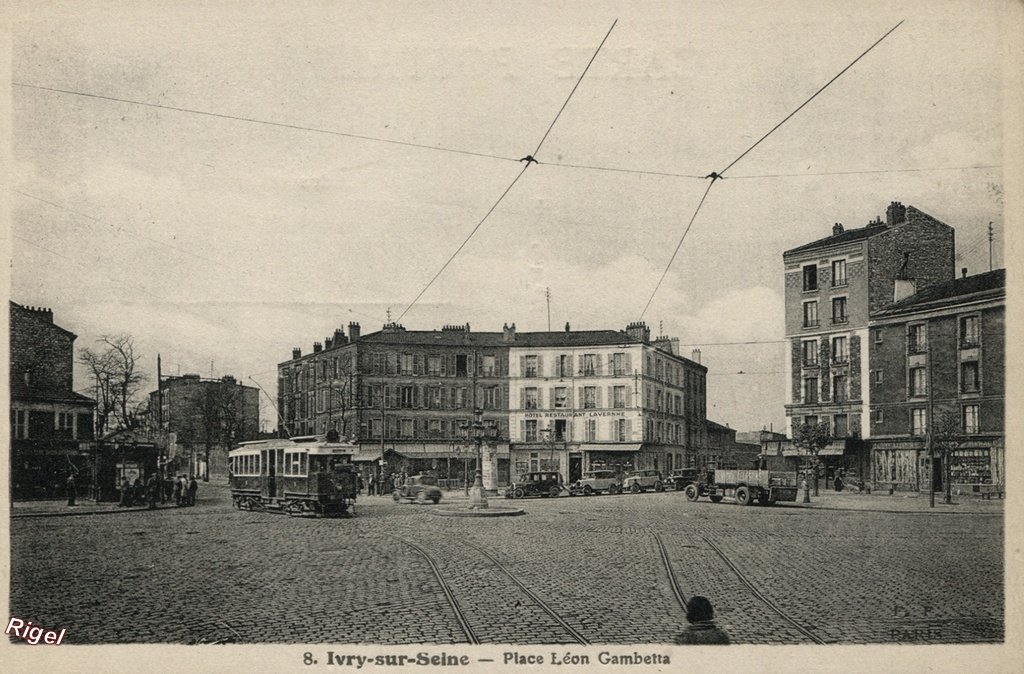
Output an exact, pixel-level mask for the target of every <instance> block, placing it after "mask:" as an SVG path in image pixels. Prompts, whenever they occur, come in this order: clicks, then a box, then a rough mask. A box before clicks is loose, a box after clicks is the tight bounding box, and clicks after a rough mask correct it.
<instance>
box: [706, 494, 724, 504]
mask: <svg viewBox="0 0 1024 674" xmlns="http://www.w3.org/2000/svg"><path fill="white" fill-rule="evenodd" d="M708 498H709V499H711V502H712V503H721V502H722V495H721V494H711V495H710V496H708Z"/></svg>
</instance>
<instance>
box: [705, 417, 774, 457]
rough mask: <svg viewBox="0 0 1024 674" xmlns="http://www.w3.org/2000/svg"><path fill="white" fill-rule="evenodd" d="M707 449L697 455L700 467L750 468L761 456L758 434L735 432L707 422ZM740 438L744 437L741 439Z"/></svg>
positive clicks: (727, 427) (725, 426) (733, 429)
mask: <svg viewBox="0 0 1024 674" xmlns="http://www.w3.org/2000/svg"><path fill="white" fill-rule="evenodd" d="M707 429H708V442H707V449H706V451H704V452H701V453H700V454H699V455H698V460H697V465H698V466H700V467H703V466H706V465H708V464H715V465H716V466H718V467H720V468H733V467H735V468H752V467H754V466H756V464H757V460H758V457H759V456H760V454H761V442H760V433H759V432H755V433H745V434H740V433H737V432H736V429H735V428H729V426H728V425H722V424H720V423H717V422H714V421H711V420H710V419H708V421H707ZM741 436H745V438H744V437H741Z"/></svg>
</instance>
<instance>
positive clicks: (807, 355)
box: [801, 339, 818, 367]
mask: <svg viewBox="0 0 1024 674" xmlns="http://www.w3.org/2000/svg"><path fill="white" fill-rule="evenodd" d="M801 346H802V347H803V353H804V366H805V367H816V366H817V365H818V340H816V339H811V340H808V341H805V342H803V343H802V345H801Z"/></svg>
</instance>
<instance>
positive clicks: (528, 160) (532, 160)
mask: <svg viewBox="0 0 1024 674" xmlns="http://www.w3.org/2000/svg"><path fill="white" fill-rule="evenodd" d="M618 22H619V20H618V19H615V20H614V21H612V25H611V28H609V29H608V32H607V33H605V36H604V39H602V40H601V44H599V45H598V46H597V49H595V50H594V55H593V56H591V57H590V61H588V62H587V66H586V67H585V68H584V69H583V72H582V73H580V76H579V78H577V80H576V84H575V85H573V88H572V91H570V92H569V95H568V96H566V98H565V102H564V103H562V107H561V108H559V109H558V112H557V113H556V114H555V118H554V119H553V120H551V124H549V125H548V129H547V131H545V132H544V135H543V136H542V137H541V139H540V142H539V143H537V148H536V149H535V150H534V151H533V153H532V154H528V155H526V156H525V157H523V158H522V159H519V160H518V161H525V162H526V163H525V165H524V166H523V170H522V171H520V172H519V173H518V174H517V175H516V177H515V178H513V179H512V182H511V183H509V186H508V187H506V188H505V191H504V192H502V193H501V196H500V197H498V199H497V201H495V202H494V204H493V205H492V206H491V207H490V209H488V211H487V213H485V214H484V217H483V218H481V219H480V222H478V223H477V224H476V227H474V228H473V229H472V231H470V233H469V236H467V237H466V238H465V240H463V242H462V243H461V244H459V247H458V248H456V249H455V252H454V253H452V254H451V257H449V258H448V259H447V260H446V261H445V263H444V264H443V265H441V269H439V270H438V272H437V273H436V274H434V276H433V278H431V279H430V281H428V282H427V285H425V286H424V287H423V290H421V291H420V292H419V294H418V295H416V297H415V299H413V301H412V302H410V303H409V306H407V307H406V308H405V310H403V311H402V313H401V314H399V316H398V320H399V321H401V320H402V318H403V317H404V316H405V315H406V314H407V313H409V310H410V309H412V308H413V306H415V305H416V303H417V302H418V301H419V300H420V298H421V297H423V294H424V293H426V292H427V290H428V289H429V288H430V286H432V285H433V284H434V281H436V280H437V279H438V277H439V276H441V274H442V273H443V272H444V270H445V269H447V268H448V265H450V264H451V263H452V260H454V259H455V258H456V256H458V254H459V252H460V251H462V249H463V248H465V247H466V244H467V243H469V240H470V239H472V238H473V235H474V234H476V232H477V230H479V229H480V227H481V226H482V225H483V224H484V222H486V221H487V218H489V217H490V215H491V213H493V212H494V209H496V208H497V207H498V204H500V203H501V201H502V200H503V199H504V198H505V196H506V195H507V194H508V193H509V192H510V191H511V190H512V187H513V186H514V185H515V184H516V183H517V182H519V179H520V178H522V177H523V174H524V173H526V169H528V168H530V164H536V163H539V162H537V160H536V159H535V158H534V155H536V154H538V153H539V152H540V149H541V147H543V146H544V142H545V141H546V140H547V138H548V135H549V134H550V133H551V130H552V129H553V128H554V127H555V122H557V121H558V118H559V117H561V115H562V112H563V111H564V110H565V108H566V106H568V105H569V101H570V100H571V99H572V95H573V94H575V93H576V89H578V88H579V86H580V83H581V82H582V81H583V78H584V76H586V74H587V71H588V70H590V66H591V64H592V63H593V62H594V59H596V58H597V55H598V54H599V53H600V51H601V48H602V47H603V46H604V43H605V42H606V41H607V40H608V36H609V35H611V34H612V30H614V29H615V24H617V23H618Z"/></svg>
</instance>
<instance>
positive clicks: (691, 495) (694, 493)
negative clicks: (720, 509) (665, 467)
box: [686, 484, 714, 501]
mask: <svg viewBox="0 0 1024 674" xmlns="http://www.w3.org/2000/svg"><path fill="white" fill-rule="evenodd" d="M698 498H700V492H699V491H698V489H697V485H695V484H688V485H686V500H687V501H696V500H697V499H698ZM712 500H714V499H713V498H712Z"/></svg>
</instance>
